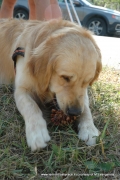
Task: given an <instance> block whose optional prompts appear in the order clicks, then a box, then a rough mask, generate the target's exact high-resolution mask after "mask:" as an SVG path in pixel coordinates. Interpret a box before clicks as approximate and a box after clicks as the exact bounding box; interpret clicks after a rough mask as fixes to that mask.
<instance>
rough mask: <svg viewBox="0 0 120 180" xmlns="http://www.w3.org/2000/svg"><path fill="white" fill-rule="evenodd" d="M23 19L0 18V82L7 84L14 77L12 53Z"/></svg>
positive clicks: (20, 31) (22, 25) (22, 26)
mask: <svg viewBox="0 0 120 180" xmlns="http://www.w3.org/2000/svg"><path fill="white" fill-rule="evenodd" d="M23 28H24V21H19V20H15V19H14V20H13V19H9V20H7V19H1V20H0V84H8V83H10V82H11V81H13V79H14V74H15V73H14V64H13V61H12V54H13V52H14V50H15V49H14V47H15V44H16V41H17V38H18V36H19V35H20V34H21V33H22V31H23Z"/></svg>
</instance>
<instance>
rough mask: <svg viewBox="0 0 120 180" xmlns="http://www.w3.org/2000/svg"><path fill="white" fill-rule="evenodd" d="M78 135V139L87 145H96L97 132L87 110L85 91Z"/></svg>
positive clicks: (87, 102) (88, 109)
mask: <svg viewBox="0 0 120 180" xmlns="http://www.w3.org/2000/svg"><path fill="white" fill-rule="evenodd" d="M78 129H79V133H78V137H79V138H80V139H81V140H83V141H85V142H86V144H87V145H94V144H96V137H97V136H99V134H100V133H99V131H98V129H97V128H96V127H95V125H94V122H93V118H92V114H91V110H90V108H89V99H88V94H87V91H86V95H85V106H84V111H83V113H82V115H81V117H80V122H79V125H78Z"/></svg>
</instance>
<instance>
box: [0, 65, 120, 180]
mask: <svg viewBox="0 0 120 180" xmlns="http://www.w3.org/2000/svg"><path fill="white" fill-rule="evenodd" d="M89 94H90V106H91V109H92V114H93V118H94V120H95V124H96V126H97V127H98V129H99V130H100V131H101V135H100V137H99V138H98V143H97V145H95V146H93V147H88V146H86V145H85V144H84V142H82V141H80V140H78V137H77V134H76V132H75V131H74V130H73V129H72V127H67V128H65V129H58V128H54V127H48V128H49V131H50V135H51V138H52V140H51V142H49V145H48V147H46V148H45V149H44V150H41V151H40V152H35V153H32V152H31V151H30V149H29V148H28V147H27V144H26V139H25V130H24V128H25V127H24V121H23V118H22V117H21V115H20V114H19V112H18V111H17V109H16V105H15V102H14V99H13V88H12V87H11V86H2V87H0V179H1V180H8V179H9V180H14V179H15V180H18V179H19V180H27V179H35V180H44V179H50V180H51V179H52V180H62V179H65V180H67V179H69V180H73V179H75V180H78V179H81V180H91V179H92V180H93V179H94V180H97V179H100V180H105V179H108V180H113V179H115V180H117V179H120V131H119V130H120V72H119V71H115V70H114V69H109V68H104V69H103V72H102V73H101V76H100V79H99V81H98V82H97V83H95V84H94V85H93V86H92V88H89ZM43 173H44V174H50V173H51V174H55V173H56V174H57V173H58V174H59V173H60V174H63V173H64V174H73V173H75V174H77V175H78V174H79V176H77V175H76V176H75V175H74V176H68V177H67V176H65V175H64V176H58V175H57V176H42V175H41V174H43ZM92 173H95V174H94V175H93V176H92V175H91V174H92ZM100 173H103V174H104V175H106V174H114V177H112V176H108V177H107V175H106V177H105V176H102V175H101V176H100V177H99V175H100ZM80 174H81V176H80ZM85 174H86V175H87V174H89V176H85Z"/></svg>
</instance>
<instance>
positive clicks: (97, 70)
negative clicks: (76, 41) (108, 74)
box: [89, 39, 102, 86]
mask: <svg viewBox="0 0 120 180" xmlns="http://www.w3.org/2000/svg"><path fill="white" fill-rule="evenodd" d="M92 42H93V44H94V46H95V49H96V52H97V55H98V56H97V59H95V60H96V71H95V76H94V78H93V79H92V81H91V82H90V84H89V85H90V86H91V85H92V84H93V82H94V81H96V80H97V79H98V77H99V74H100V72H101V71H102V62H101V58H102V56H101V52H100V49H99V47H98V46H97V44H96V42H95V41H94V39H92Z"/></svg>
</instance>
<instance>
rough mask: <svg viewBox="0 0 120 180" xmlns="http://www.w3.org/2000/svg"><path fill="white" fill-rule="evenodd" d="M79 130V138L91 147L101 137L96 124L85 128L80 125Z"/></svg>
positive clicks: (86, 125) (85, 125) (87, 125)
mask: <svg viewBox="0 0 120 180" xmlns="http://www.w3.org/2000/svg"><path fill="white" fill-rule="evenodd" d="M78 128H79V133H78V137H79V138H80V139H81V140H83V141H85V142H86V144H87V145H89V146H92V145H94V144H96V138H97V136H99V134H100V132H99V130H98V129H97V128H96V127H95V125H94V124H84V125H83V126H82V125H81V124H79V126H78Z"/></svg>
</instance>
